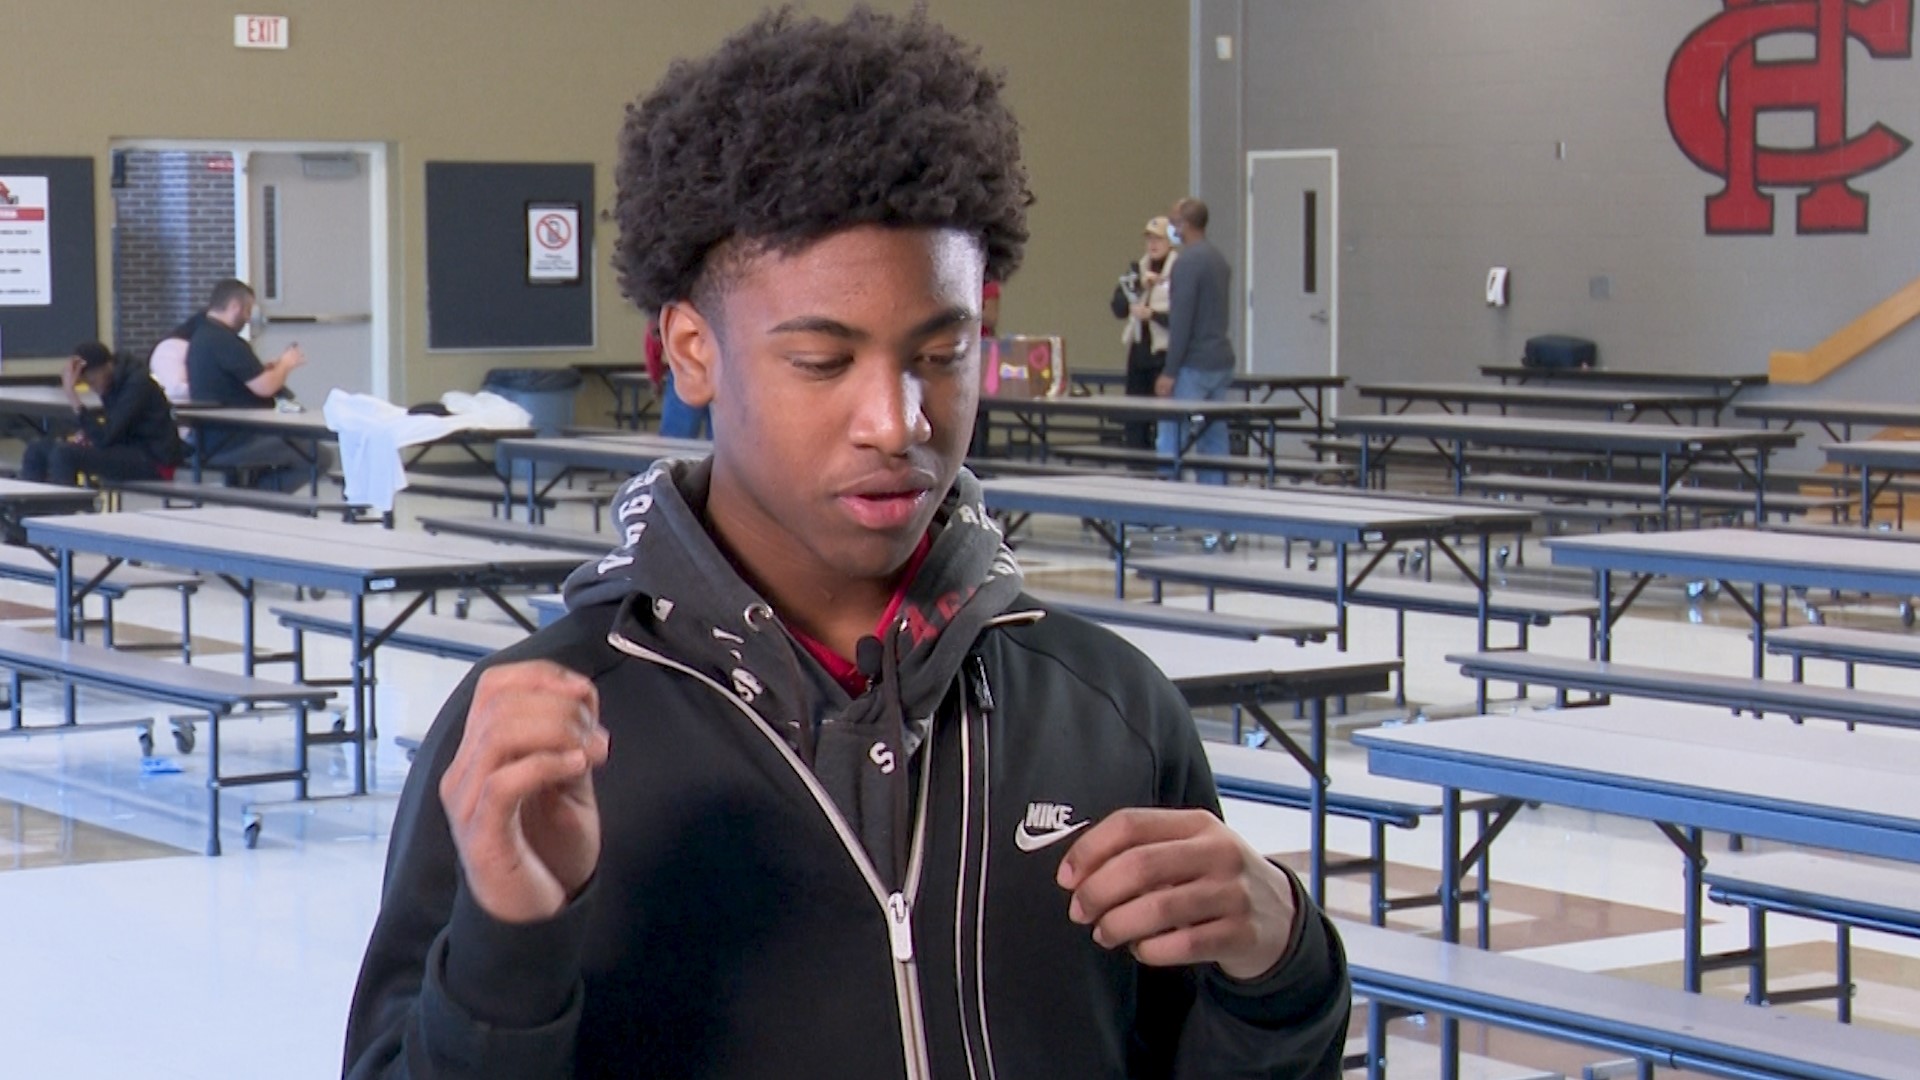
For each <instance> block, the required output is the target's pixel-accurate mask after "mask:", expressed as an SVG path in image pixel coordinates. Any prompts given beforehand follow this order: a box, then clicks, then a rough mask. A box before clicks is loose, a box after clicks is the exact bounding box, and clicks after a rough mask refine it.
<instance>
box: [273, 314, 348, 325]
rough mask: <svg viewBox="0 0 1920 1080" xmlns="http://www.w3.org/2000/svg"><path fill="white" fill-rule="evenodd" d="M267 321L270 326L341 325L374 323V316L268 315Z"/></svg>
mask: <svg viewBox="0 0 1920 1080" xmlns="http://www.w3.org/2000/svg"><path fill="white" fill-rule="evenodd" d="M266 321H267V322H268V323H270V324H271V323H285V324H294V323H299V324H301V325H307V326H311V325H340V324H345V323H364V322H372V321H373V316H372V315H268V316H267V317H266Z"/></svg>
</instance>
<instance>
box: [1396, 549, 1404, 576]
mask: <svg viewBox="0 0 1920 1080" xmlns="http://www.w3.org/2000/svg"><path fill="white" fill-rule="evenodd" d="M1394 559H1395V560H1396V561H1397V562H1399V564H1400V572H1401V573H1403V574H1404V573H1406V572H1407V553H1406V552H1404V551H1396V552H1394Z"/></svg>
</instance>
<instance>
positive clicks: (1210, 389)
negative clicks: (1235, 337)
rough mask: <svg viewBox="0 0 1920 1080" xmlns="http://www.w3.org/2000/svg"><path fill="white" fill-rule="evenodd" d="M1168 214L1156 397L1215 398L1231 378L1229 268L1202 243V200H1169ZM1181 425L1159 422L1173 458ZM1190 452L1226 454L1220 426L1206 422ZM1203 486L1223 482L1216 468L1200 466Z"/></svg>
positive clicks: (1164, 449)
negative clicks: (1176, 249) (1168, 277)
mask: <svg viewBox="0 0 1920 1080" xmlns="http://www.w3.org/2000/svg"><path fill="white" fill-rule="evenodd" d="M1171 217H1172V218H1173V220H1174V223H1175V224H1176V225H1177V226H1178V229H1179V239H1180V258H1179V259H1178V260H1176V261H1175V262H1174V264H1173V279H1172V282H1171V285H1170V293H1171V295H1170V296H1169V297H1168V300H1169V302H1170V304H1171V305H1172V310H1171V311H1170V312H1169V315H1168V327H1167V330H1168V333H1167V337H1168V341H1167V365H1166V367H1165V368H1164V369H1162V371H1161V373H1160V379H1159V381H1158V382H1156V383H1155V384H1154V393H1156V394H1158V395H1160V396H1161V397H1172V398H1190V399H1192V398H1197V399H1200V400H1205V401H1217V400H1219V399H1220V398H1222V397H1224V396H1226V392H1227V386H1228V384H1229V383H1231V382H1232V381H1233V369H1234V358H1233V342H1232V341H1231V340H1229V339H1228V337H1227V326H1228V319H1229V317H1230V315H1231V311H1232V309H1231V308H1230V307H1229V306H1228V305H1230V304H1231V303H1232V296H1233V268H1232V267H1231V266H1229V265H1227V259H1226V256H1224V255H1222V254H1220V250H1219V249H1218V248H1216V247H1214V246H1213V245H1212V244H1210V243H1208V242H1207V204H1206V203H1203V202H1201V201H1200V200H1199V199H1195V198H1185V199H1181V200H1180V201H1179V202H1176V203H1174V204H1173V213H1172V215H1171ZM1186 426H1187V425H1186V423H1185V422H1184V421H1178V420H1162V421H1161V422H1160V440H1159V451H1160V453H1161V454H1162V455H1164V456H1167V457H1172V456H1173V455H1174V453H1175V452H1176V451H1178V450H1179V449H1180V443H1181V440H1182V439H1183V438H1185V437H1186V436H1187V432H1186V430H1185V429H1186ZM1189 450H1190V452H1192V453H1195V454H1221V455H1224V454H1225V453H1226V452H1227V429H1226V425H1224V424H1217V423H1215V424H1208V425H1207V426H1206V428H1205V429H1204V430H1202V431H1201V432H1200V437H1199V438H1198V439H1195V440H1194V443H1193V445H1192V446H1191V447H1190V448H1189ZM1199 480H1200V482H1201V483H1203V484H1224V483H1226V482H1227V478H1226V474H1225V473H1223V472H1221V471H1219V470H1218V469H1201V470H1199Z"/></svg>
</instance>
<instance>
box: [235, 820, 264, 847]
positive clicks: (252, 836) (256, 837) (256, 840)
mask: <svg viewBox="0 0 1920 1080" xmlns="http://www.w3.org/2000/svg"><path fill="white" fill-rule="evenodd" d="M260 825H261V821H260V815H259V814H248V815H247V816H246V820H245V824H243V825H241V826H240V837H241V839H242V840H243V841H245V843H246V845H247V850H248V851H252V850H253V849H254V848H257V847H259V846H260Z"/></svg>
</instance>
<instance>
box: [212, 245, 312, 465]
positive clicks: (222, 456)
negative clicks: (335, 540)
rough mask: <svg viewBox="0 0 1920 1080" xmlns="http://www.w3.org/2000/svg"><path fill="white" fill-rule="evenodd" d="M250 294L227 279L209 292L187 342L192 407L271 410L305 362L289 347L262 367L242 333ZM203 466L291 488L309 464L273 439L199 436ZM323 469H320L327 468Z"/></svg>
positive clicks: (249, 315) (250, 314)
mask: <svg viewBox="0 0 1920 1080" xmlns="http://www.w3.org/2000/svg"><path fill="white" fill-rule="evenodd" d="M253 302H254V301H253V289H251V288H250V287H248V286H247V284H246V283H245V282H242V281H235V280H234V279H232V278H228V279H226V280H224V281H221V282H219V283H218V284H216V285H215V286H214V287H213V295H212V296H211V297H210V298H209V299H208V300H207V317H206V320H205V321H204V322H202V323H201V324H200V327H199V328H198V329H197V330H195V331H194V333H193V339H192V340H191V341H189V342H188V343H187V393H188V396H189V397H191V398H192V400H193V401H194V403H195V404H199V405H218V406H221V407H224V408H232V409H270V408H273V401H274V398H275V397H277V396H279V395H280V394H281V392H282V391H284V390H285V389H286V386H287V377H288V376H290V375H292V374H293V369H295V368H297V367H299V366H300V365H301V364H304V363H306V362H307V357H306V354H305V353H303V352H301V351H300V346H298V345H290V346H288V347H287V349H286V350H285V351H284V352H282V353H281V354H280V355H279V356H278V357H276V358H275V359H274V361H273V362H272V363H270V364H263V363H261V362H260V357H259V356H257V355H255V354H254V351H253V346H252V345H250V344H248V343H247V341H246V339H245V338H242V337H241V336H240V328H241V327H243V326H245V325H247V322H248V320H250V319H251V318H253ZM202 438H203V439H204V440H205V441H204V443H203V445H202V446H201V448H200V451H201V455H202V462H203V464H205V465H206V466H207V467H209V468H214V469H226V470H241V469H244V470H259V471H263V472H264V473H265V474H266V475H263V476H262V479H261V486H263V487H276V488H281V487H291V486H294V485H293V484H292V483H291V482H290V481H291V479H292V478H291V475H290V474H292V473H295V472H298V473H302V474H304V473H305V472H306V470H307V469H308V468H309V467H310V466H311V464H312V463H310V462H308V461H307V459H306V458H305V457H303V456H301V454H300V452H299V451H298V450H296V449H294V448H293V447H292V446H290V445H288V444H287V443H286V442H285V441H284V440H282V439H280V438H278V437H276V436H273V435H221V434H210V435H203V436H202ZM321 465H322V466H323V467H324V465H325V463H324V462H322V463H321Z"/></svg>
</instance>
